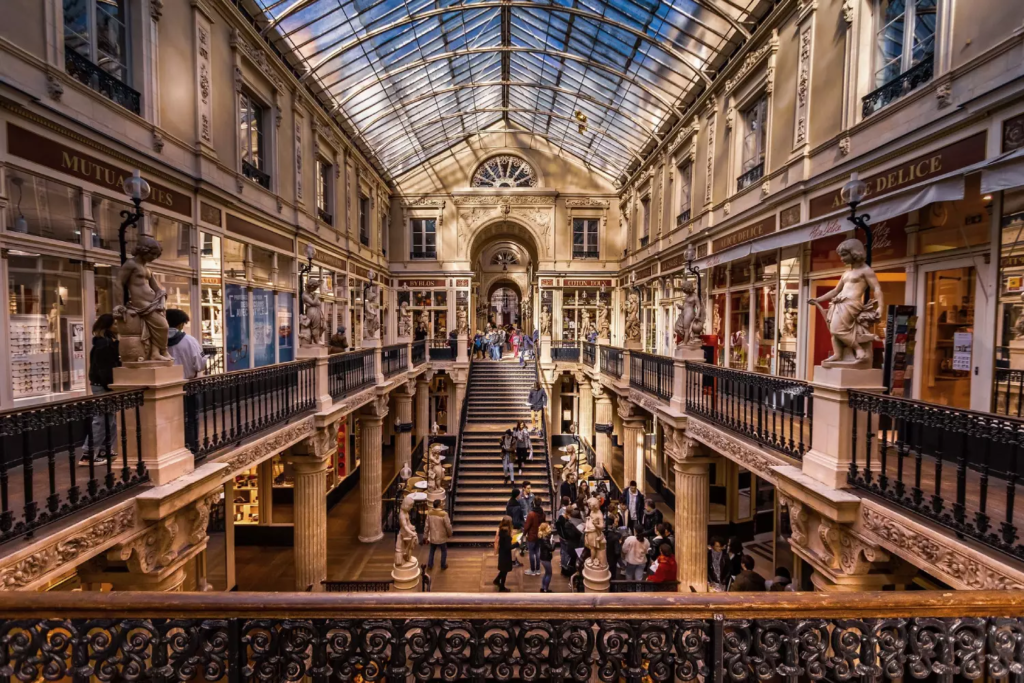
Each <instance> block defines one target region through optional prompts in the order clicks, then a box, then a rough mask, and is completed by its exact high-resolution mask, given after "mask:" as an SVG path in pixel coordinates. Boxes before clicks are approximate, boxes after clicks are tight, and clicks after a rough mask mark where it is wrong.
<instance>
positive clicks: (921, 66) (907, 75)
mask: <svg viewBox="0 0 1024 683" xmlns="http://www.w3.org/2000/svg"><path fill="white" fill-rule="evenodd" d="M934 62H935V57H934V55H928V56H927V57H925V58H924V59H922V60H921V61H920V62H919V63H918V64H917V65H915V66H913V67H911V68H909V69H907V70H906V71H904V72H903V73H901V74H900V75H899V76H897V77H896V78H894V79H892V80H891V81H889V82H888V83H886V84H884V85H883V86H882V87H880V88H878V89H876V90H872V91H871V92H869V93H868V94H867V95H865V96H864V99H863V101H862V107H861V114H863V116H864V117H865V118H867V117H868V116H871V115H872V114H874V113H875V112H876V111H878V110H879V109H881V108H882V107H884V106H885V105H887V104H889V103H890V102H895V101H896V100H898V99H899V98H901V97H903V96H904V95H906V94H907V93H908V92H910V91H911V90H914V89H915V88H917V86H919V85H921V84H923V83H927V82H928V81H930V80H931V79H932V73H933V71H934V68H935V67H934Z"/></svg>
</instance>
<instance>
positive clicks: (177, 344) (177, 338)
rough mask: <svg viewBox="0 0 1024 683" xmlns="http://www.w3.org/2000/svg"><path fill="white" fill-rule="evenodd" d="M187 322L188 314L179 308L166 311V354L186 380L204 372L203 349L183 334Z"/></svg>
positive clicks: (185, 333)
mask: <svg viewBox="0 0 1024 683" xmlns="http://www.w3.org/2000/svg"><path fill="white" fill-rule="evenodd" d="M188 321H189V317H188V313H186V312H185V311H183V310H181V309H180V308H168V309H167V324H168V325H169V326H170V328H171V331H170V333H169V334H168V335H167V353H169V354H171V358H173V359H174V364H175V365H180V366H181V372H182V374H183V375H184V376H185V379H186V380H190V379H195V378H196V377H198V376H199V375H201V374H202V373H204V372H206V356H204V355H203V347H202V346H200V345H199V342H197V341H196V338H195V337H193V336H192V335H191V334H188V333H187V332H185V325H187V324H188Z"/></svg>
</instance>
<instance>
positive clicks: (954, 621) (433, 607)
mask: <svg viewBox="0 0 1024 683" xmlns="http://www.w3.org/2000/svg"><path fill="white" fill-rule="evenodd" d="M1022 613H1024V597H1022V596H1021V594H1020V593H1019V592H1014V591H1004V592H981V591H960V592H951V591H942V592H940V591H913V592H899V593H892V592H890V593H833V594H825V595H823V594H820V593H815V594H792V593H761V594H753V593H736V594H728V593H717V594H715V593H713V594H701V595H696V594H686V593H682V594H679V593H676V594H673V595H672V596H671V597H669V596H668V595H649V594H648V595H629V596H624V595H614V594H612V595H603V594H587V595H571V594H564V595H530V594H520V595H507V596H506V595H466V594H449V595H446V596H444V600H443V601H439V600H438V599H437V598H436V597H435V596H433V595H432V594H429V593H409V594H400V593H397V592H389V593H378V594H373V595H369V594H361V593H347V594H339V593H231V594H223V593H213V592H209V593H178V594H174V596H173V599H169V598H168V596H167V595H166V594H161V593H130V592H117V591H115V592H111V593H102V594H101V593H91V592H49V593H11V594H6V595H5V596H3V597H2V598H0V616H2V618H3V621H2V626H0V638H3V642H4V643H6V644H7V645H6V647H5V651H4V661H3V666H4V676H6V677H9V680H14V681H24V682H26V683H27V682H29V681H37V680H40V679H42V678H45V679H46V680H68V681H81V682H83V683H84V682H85V681H89V680H93V679H94V678H95V680H159V681H172V680H174V681H177V680H199V679H201V680H204V681H208V682H211V683H212V682H217V681H223V682H225V683H229V682H233V681H241V680H247V681H268V682H270V681H274V682H277V681H303V680H309V681H318V682H323V683H326V682H328V681H355V680H357V679H362V680H374V681H386V682H387V683H399V682H406V681H422V682H424V683H425V682H427V681H434V680H446V681H459V680H467V681H479V682H481V683H483V682H484V681H490V680H501V681H510V680H522V681H590V680H601V681H616V682H617V681H624V682H625V683H641V682H642V681H645V680H654V681H663V682H668V681H694V682H697V681H700V682H703V683H749V682H751V681H780V682H788V683H798V682H799V681H819V680H821V681H849V680H858V681H861V683H865V682H871V681H882V680H887V681H888V680H905V681H910V680H923V679H928V680H933V681H937V682H940V683H952V681H954V680H999V681H1017V680H1019V678H1020V675H1021V674H1020V662H1021V661H1024V638H1021V633H1022V632H1024V619H1021V618H1019V617H1015V616H1007V615H1020V614H1022Z"/></svg>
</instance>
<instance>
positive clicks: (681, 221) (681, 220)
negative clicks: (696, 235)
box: [676, 209, 690, 228]
mask: <svg viewBox="0 0 1024 683" xmlns="http://www.w3.org/2000/svg"><path fill="white" fill-rule="evenodd" d="M689 222H690V210H689V209H687V210H686V211H683V212H682V213H681V214H679V215H678V216H676V227H677V228H681V227H683V226H684V225H686V224H687V223H689Z"/></svg>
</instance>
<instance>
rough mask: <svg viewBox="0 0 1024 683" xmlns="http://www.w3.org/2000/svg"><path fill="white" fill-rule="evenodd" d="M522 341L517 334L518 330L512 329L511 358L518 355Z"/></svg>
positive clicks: (521, 336) (520, 336) (519, 334)
mask: <svg viewBox="0 0 1024 683" xmlns="http://www.w3.org/2000/svg"><path fill="white" fill-rule="evenodd" d="M522 341H523V335H522V334H521V333H520V332H519V328H518V327H516V328H514V329H513V330H512V358H516V357H517V356H518V355H519V346H520V344H521V343H522Z"/></svg>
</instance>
